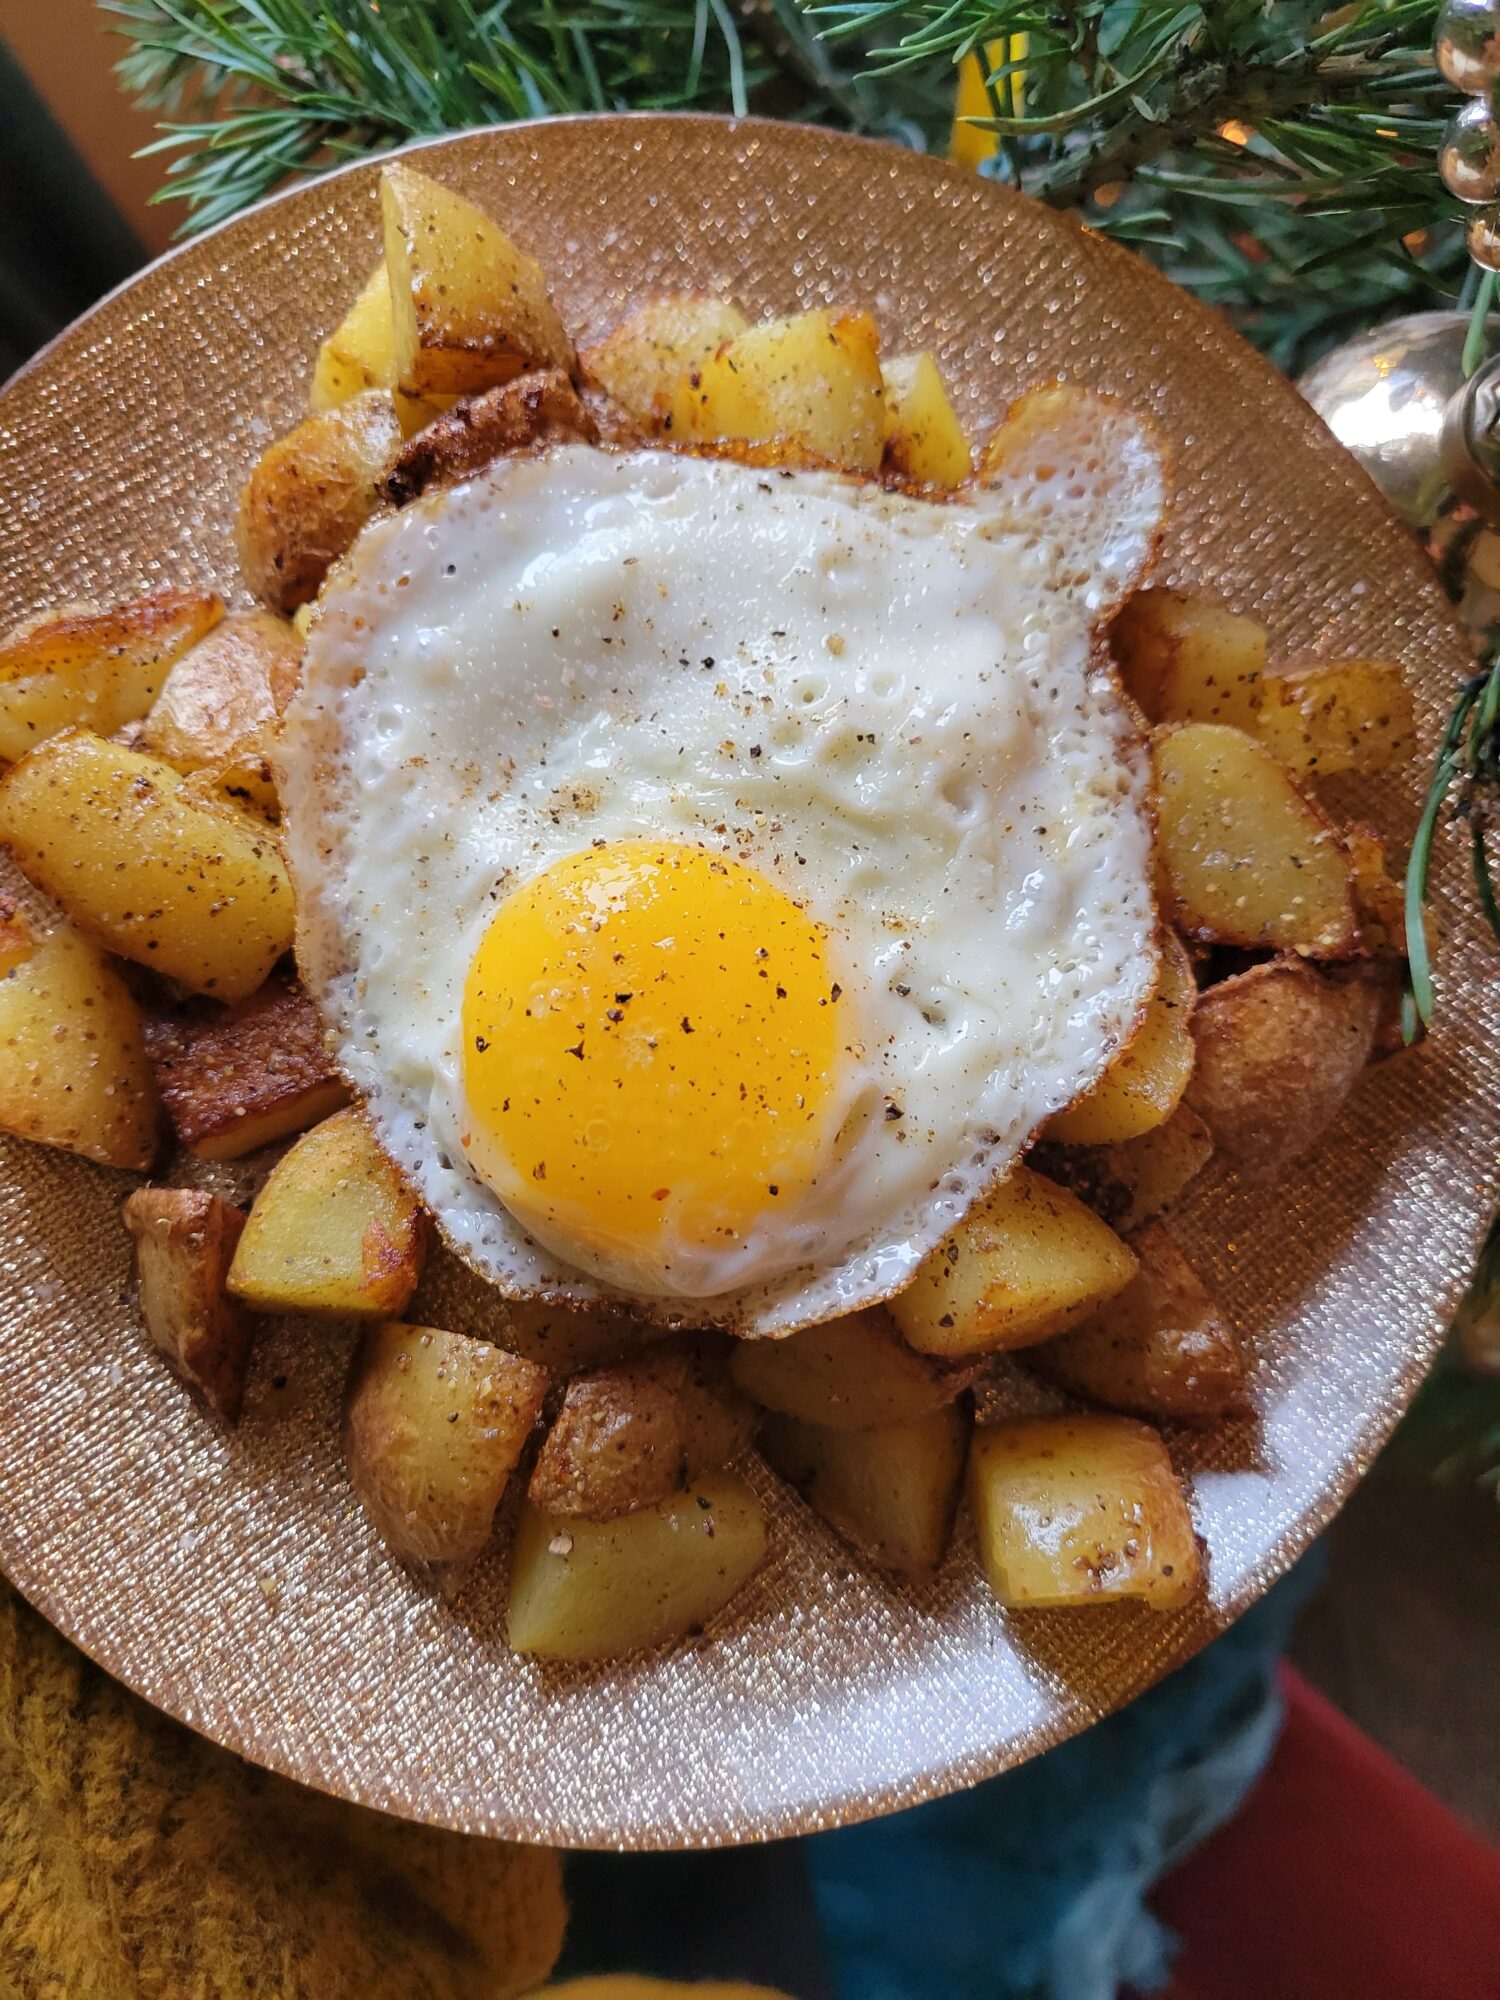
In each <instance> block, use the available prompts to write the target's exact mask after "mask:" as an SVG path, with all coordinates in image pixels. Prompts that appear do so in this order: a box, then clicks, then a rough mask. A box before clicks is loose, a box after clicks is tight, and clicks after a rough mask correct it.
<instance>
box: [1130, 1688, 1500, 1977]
mask: <svg viewBox="0 0 1500 2000" xmlns="http://www.w3.org/2000/svg"><path fill="white" fill-rule="evenodd" d="M1282 1678H1283V1689H1284V1692H1285V1695H1286V1701H1287V1717H1286V1728H1285V1730H1284V1732H1283V1734H1282V1737H1281V1740H1280V1742H1279V1744H1278V1745H1277V1748H1276V1752H1275V1755H1274V1756H1273V1757H1272V1759H1271V1762H1270V1764H1269V1765H1268V1766H1267V1769H1266V1774H1265V1776H1264V1777H1263V1778H1262V1779H1261V1781H1260V1783H1259V1784H1258V1785H1257V1786H1256V1788H1255V1790H1254V1791H1253V1792H1252V1793H1251V1795H1250V1797H1249V1799H1248V1800H1247V1802H1246V1804H1245V1806H1244V1809H1243V1810H1242V1811H1241V1812H1240V1814H1239V1815H1238V1817H1237V1818H1236V1819H1234V1820H1233V1821H1231V1822H1230V1824H1229V1825H1228V1826H1226V1827H1224V1828H1223V1829H1222V1831H1220V1832H1219V1833H1217V1834H1215V1835H1214V1837H1213V1838H1212V1839H1211V1840H1209V1841H1207V1842H1206V1843H1205V1844H1204V1845H1203V1846H1202V1847H1201V1848H1199V1849H1198V1851H1197V1852H1196V1853H1195V1854H1193V1855H1192V1856H1191V1857H1190V1858H1189V1859H1188V1860H1187V1861H1185V1862H1184V1863H1183V1865H1182V1866H1181V1867H1180V1868H1178V1869H1176V1870H1175V1871H1174V1872H1173V1873H1172V1874H1171V1875H1169V1876H1167V1877H1166V1879H1165V1880H1164V1881H1163V1882H1162V1883H1160V1884H1159V1885H1158V1887H1157V1889H1156V1892H1155V1894H1154V1895H1153V1896H1152V1899H1151V1900H1152V1903H1153V1906H1154V1907H1155V1909H1156V1911H1157V1913H1158V1915H1159V1916H1161V1917H1162V1919H1163V1920H1164V1921H1165V1922H1166V1923H1168V1924H1170V1925H1171V1927H1172V1929H1173V1930H1174V1931H1176V1932H1177V1934H1178V1936H1179V1937H1180V1938H1181V1939H1182V1940H1183V1945H1182V1950H1181V1952H1180V1954H1179V1955H1178V1958H1177V1962H1176V1965H1175V1967H1174V1976H1173V1981H1172V1984H1171V1987H1170V1988H1169V1992H1168V2000H1500V1853H1497V1852H1496V1851H1495V1850H1494V1849H1493V1848H1491V1847H1488V1846H1487V1845H1486V1844H1485V1843H1484V1842H1483V1841H1482V1840H1480V1839H1479V1837H1478V1836H1477V1835H1476V1834H1474V1833H1472V1832H1470V1831H1469V1829H1468V1828H1467V1827H1465V1826H1464V1825H1463V1824H1462V1823H1461V1822H1460V1821H1458V1820H1457V1819H1455V1818H1454V1816H1453V1815H1452V1814H1451V1813H1450V1812H1448V1811H1447V1810H1446V1808H1445V1807H1443V1806H1440V1805H1439V1804H1438V1802H1437V1800H1436V1799H1434V1798H1433V1797H1432V1796H1431V1794H1430V1793H1428V1792H1426V1791H1424V1790H1423V1789H1422V1787H1421V1786H1420V1785H1419V1784H1418V1783H1417V1781H1416V1780H1415V1778H1413V1777H1411V1776H1410V1775H1409V1774H1408V1773H1407V1772H1406V1771H1403V1770H1402V1769H1401V1767H1400V1765H1399V1764H1397V1763H1395V1762H1393V1760H1392V1759H1391V1758H1389V1757H1387V1756H1386V1754H1385V1752H1384V1751H1383V1750H1379V1749H1377V1748H1376V1747H1375V1745H1374V1744H1373V1743H1372V1742H1371V1741H1370V1740H1369V1738H1368V1737H1367V1736H1364V1735H1362V1734H1361V1733H1360V1731H1359V1730H1357V1729H1356V1728H1355V1727H1354V1725H1353V1724H1352V1723H1351V1722H1349V1721H1347V1720H1346V1718H1345V1717H1344V1716H1342V1715H1340V1714H1339V1712H1338V1710H1337V1709H1335V1708H1333V1707H1331V1706H1330V1704H1329V1703H1328V1702H1326V1701H1324V1699H1323V1697H1322V1696H1321V1695H1319V1694H1316V1693H1314V1691H1313V1690H1312V1688H1310V1687H1309V1686H1308V1685H1307V1683H1306V1681H1304V1680H1303V1679H1302V1678H1301V1676H1300V1675H1298V1674H1297V1673H1295V1672H1294V1671H1293V1670H1292V1669H1290V1668H1286V1669H1284V1670H1283V1677H1282ZM1493 1749H1494V1746H1493V1745H1491V1744H1486V1745H1484V1746H1483V1755H1484V1756H1485V1757H1487V1758H1488V1757H1490V1756H1492V1755H1493Z"/></svg>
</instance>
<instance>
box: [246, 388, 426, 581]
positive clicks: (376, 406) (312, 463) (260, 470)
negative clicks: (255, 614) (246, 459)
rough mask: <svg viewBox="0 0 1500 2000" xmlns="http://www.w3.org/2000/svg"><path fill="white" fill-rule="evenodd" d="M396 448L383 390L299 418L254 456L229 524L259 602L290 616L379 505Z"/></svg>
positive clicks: (396, 431)
mask: <svg viewBox="0 0 1500 2000" xmlns="http://www.w3.org/2000/svg"><path fill="white" fill-rule="evenodd" d="M400 448H401V426H400V424H399V423H398V422H397V419H396V411H395V406H394V405H393V404H392V402H391V399H390V396H389V394H388V393H387V391H385V390H384V389H369V390H367V391H366V392H365V393H364V395H362V396H352V397H351V398H350V399H349V401H348V402H347V403H341V404H340V405H339V407H338V408H337V409H336V410H323V411H321V412H320V413H319V414H318V415H317V416H313V417H304V418H303V420H302V422H301V423H300V424H298V425H297V426H296V428H295V429H293V430H290V431H288V432H287V434H286V436H285V437H284V438H278V439H277V441H276V442H275V444H273V445H270V446H268V447H267V449H266V450H265V451H263V452H262V453H261V455H260V457H259V458H258V459H257V460H256V463H255V469H254V470H253V471H252V472H251V474H250V477H249V478H248V479H247V480H246V481H245V485H244V489H243V490H242V492H241V494H240V509H239V518H238V520H237V522H236V526H235V537H236V546H237V548H238V550H239V558H240V570H241V573H242V574H243V576H244V579H245V581H246V583H247V584H249V586H250V588H251V590H252V591H253V592H254V594H255V595H256V596H257V597H258V598H259V599H260V600H261V602H262V603H263V604H269V605H270V607H271V609H272V610H273V611H295V610H296V608H297V606H298V605H299V604H306V603H308V602H309V600H310V599H312V598H314V597H316V596H317V594H318V591H319V590H320V589H321V587H322V583H323V579H324V577H325V576H327V574H328V572H329V570H330V569H332V567H333V565H334V564H335V563H336V562H337V561H338V559H339V557H340V556H341V555H344V554H345V553H346V552H347V551H348V550H349V549H350V548H351V547H352V546H353V544H354V540H355V537H356V536H357V535H358V533H359V531H360V529H361V528H362V527H363V526H364V525H365V523H366V521H368V520H369V518H370V516H371V515H372V514H373V513H374V512H375V509H376V508H377V507H378V506H379V505H380V502H381V499H382V498H383V495H384V488H385V480H386V475H387V474H388V473H389V471H390V469H391V466H392V465H393V463H394V462H395V458H396V454H397V452H398V451H399V450H400Z"/></svg>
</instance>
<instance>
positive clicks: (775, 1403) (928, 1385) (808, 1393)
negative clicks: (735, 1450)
mask: <svg viewBox="0 0 1500 2000" xmlns="http://www.w3.org/2000/svg"><path fill="white" fill-rule="evenodd" d="M729 1372H730V1373H731V1374H732V1375H733V1377H734V1379H735V1381H736V1382H737V1383H738V1384H739V1386H740V1388H741V1389H743V1390H744V1392H745V1394H746V1395H747V1396H750V1397H752V1398H753V1399H754V1400H755V1401H756V1402H757V1403H760V1404H762V1405H763V1406H764V1407H765V1408H766V1409H768V1410H778V1411H780V1412H781V1414H782V1415H783V1416H788V1417H796V1418H798V1419H799V1420H800V1421H801V1422H803V1423H807V1424H822V1425H824V1426H825V1427H827V1428H828V1429H831V1430H858V1431H867V1430H874V1429H876V1428H877V1427H878V1426H880V1425H882V1424H901V1423H910V1422H912V1421H914V1420H915V1419H916V1418H917V1417H926V1416H930V1415H931V1414H932V1412H933V1411H934V1410H940V1409H942V1408H943V1407H944V1406H945V1405H946V1404H948V1403H951V1402H953V1401H954V1399H955V1398H956V1397H958V1396H960V1395H961V1394H962V1393H963V1391H964V1390H965V1389H966V1388H968V1386H969V1384H970V1383H971V1382H972V1381H973V1379H974V1375H975V1372H976V1371H975V1368H974V1367H973V1366H972V1365H970V1364H967V1363H963V1362H958V1363H955V1362H951V1361H940V1360H938V1359H937V1358H936V1357H935V1356H933V1355H931V1354H918V1353H917V1352H916V1350H915V1349H914V1348H911V1347H908V1346H907V1344H906V1342H905V1341H904V1340H903V1339H902V1338H901V1335H900V1334H899V1333H898V1332H897V1330H896V1323H895V1321H894V1320H893V1319H892V1318H891V1316H890V1314H889V1313H888V1312H887V1311H886V1309H885V1307H884V1306H867V1307H865V1309H864V1310H863V1311H862V1312H853V1313H847V1314H846V1315H845V1316H844V1317H843V1318H842V1319H830V1320H825V1321H824V1322H823V1323H822V1325H820V1326H810V1327H806V1328H804V1330H803V1331H802V1332H801V1333H793V1334H789V1335H788V1336H787V1337H786V1339H785V1340H739V1341H736V1342H735V1345H734V1350H733V1353H732V1355H731V1357H730V1362H729Z"/></svg>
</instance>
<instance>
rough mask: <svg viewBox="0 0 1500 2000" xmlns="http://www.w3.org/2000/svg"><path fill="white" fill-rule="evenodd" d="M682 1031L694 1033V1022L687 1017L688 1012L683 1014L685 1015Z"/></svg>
mask: <svg viewBox="0 0 1500 2000" xmlns="http://www.w3.org/2000/svg"><path fill="white" fill-rule="evenodd" d="M682 1032H683V1033H684V1034H685V1035H690V1034H692V1032H693V1024H692V1022H691V1021H690V1020H689V1019H688V1017H687V1015H686V1014H684V1015H683V1017H682Z"/></svg>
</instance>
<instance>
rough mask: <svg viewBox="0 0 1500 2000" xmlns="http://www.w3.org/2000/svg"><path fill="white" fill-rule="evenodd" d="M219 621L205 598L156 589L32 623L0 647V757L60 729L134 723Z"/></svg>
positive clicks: (106, 731)
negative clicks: (104, 606) (176, 667)
mask: <svg viewBox="0 0 1500 2000" xmlns="http://www.w3.org/2000/svg"><path fill="white" fill-rule="evenodd" d="M223 615H224V606H223V604H222V602H221V601H220V600H219V598H217V597H216V596H215V595H214V594H213V592H212V591H207V590H159V591H155V592H153V594H152V595H151V596H149V597H138V598H135V599H133V600H132V601H131V602H130V603H128V604H114V605H111V606H110V607H109V608H108V609H107V610H103V611H96V610H92V609H85V610H77V609H75V610H69V611H57V612H50V613H47V614H45V615H43V616H42V617H40V618H33V619H31V620H30V621H29V622H28V623H27V624H26V625H24V626H22V627H20V628H19V629H18V630H17V631H15V632H13V633H12V634H11V635H10V637H9V638H8V639H6V640H4V641H3V642H0V758H4V759H5V760H7V761H8V762H11V763H14V761H15V760H16V759H17V758H18V757H24V756H25V755H26V752H27V751H28V750H32V749H34V748H35V747H36V745H37V744H38V743H41V742H44V741H45V740H46V738H47V737H49V736H55V735H56V734H57V732H58V731H59V730H60V729H68V728H71V727H74V726H81V727H83V728H86V729H93V730H96V731H97V732H98V734H99V735H100V736H110V735H112V734H113V733H114V731H115V730H117V729H119V728H121V727H122V726H123V725H124V724H125V723H127V722H134V721H135V720H136V719H137V718H138V717H139V716H142V715H144V714H145V713H146V711H147V709H148V708H150V706H151V704H152V702H153V701H154V700H155V699H156V697H157V694H158V692H159V690H160V688H161V686H162V684H163V682H164V681H165V680H166V678H167V671H168V669H169V668H170V667H171V665H172V662H173V661H174V660H176V659H177V658H178V657H179V655H181V654H182V653H184V652H186V650H187V649H188V647H189V646H191V645H193V644H195V642H196V641H198V640H200V639H201V638H202V637H203V636H204V634H205V633H207V632H208V631H210V630H211V629H212V628H213V626H214V625H215V624H217V622H218V621H219V619H220V618H221V617H222V616H223Z"/></svg>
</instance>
